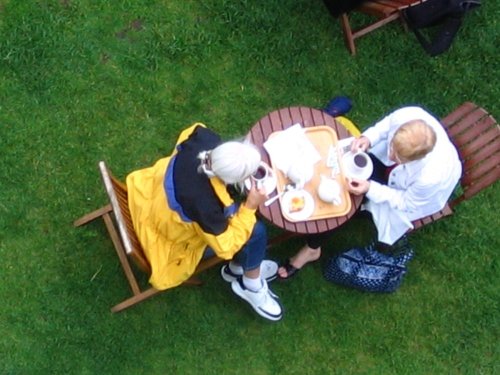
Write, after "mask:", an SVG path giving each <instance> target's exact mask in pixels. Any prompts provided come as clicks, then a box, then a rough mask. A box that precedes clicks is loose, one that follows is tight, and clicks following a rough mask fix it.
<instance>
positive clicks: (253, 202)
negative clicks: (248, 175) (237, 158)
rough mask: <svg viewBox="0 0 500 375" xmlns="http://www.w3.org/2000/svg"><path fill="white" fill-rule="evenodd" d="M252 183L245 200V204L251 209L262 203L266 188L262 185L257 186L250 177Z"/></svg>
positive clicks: (264, 199) (264, 198)
mask: <svg viewBox="0 0 500 375" xmlns="http://www.w3.org/2000/svg"><path fill="white" fill-rule="evenodd" d="M250 181H251V183H252V185H251V187H250V190H249V191H248V194H247V199H246V201H245V206H246V207H247V208H250V209H251V210H256V209H257V208H259V205H260V204H262V203H264V202H265V201H266V199H267V194H266V189H265V188H264V187H262V186H261V187H260V189H258V188H257V186H256V184H255V181H254V180H253V179H250Z"/></svg>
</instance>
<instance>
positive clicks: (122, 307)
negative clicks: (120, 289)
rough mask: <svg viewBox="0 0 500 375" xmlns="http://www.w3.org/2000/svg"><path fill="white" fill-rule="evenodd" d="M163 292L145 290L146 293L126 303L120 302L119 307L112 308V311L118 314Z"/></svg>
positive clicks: (129, 299)
mask: <svg viewBox="0 0 500 375" xmlns="http://www.w3.org/2000/svg"><path fill="white" fill-rule="evenodd" d="M160 292H161V290H158V289H155V288H149V289H147V290H145V291H144V292H140V293H138V294H136V295H134V296H133V297H130V298H127V299H126V300H125V301H123V302H120V303H119V304H118V305H115V306H113V307H112V308H111V311H112V312H114V313H116V312H119V311H122V310H125V309H127V308H129V307H131V306H133V305H135V304H137V303H139V302H141V301H144V300H145V299H147V298H150V297H152V296H154V295H156V294H158V293H160Z"/></svg>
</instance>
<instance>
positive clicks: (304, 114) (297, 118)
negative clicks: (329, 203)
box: [248, 107, 363, 234]
mask: <svg viewBox="0 0 500 375" xmlns="http://www.w3.org/2000/svg"><path fill="white" fill-rule="evenodd" d="M296 123H300V124H301V125H302V126H303V127H313V126H316V125H327V126H330V127H331V128H332V129H334V130H335V132H336V133H337V136H338V138H339V139H342V138H348V137H350V136H351V135H350V134H349V133H348V132H347V130H346V129H345V128H344V126H342V124H340V123H339V122H338V121H336V120H335V118H333V117H332V116H330V115H328V114H327V113H324V112H323V111H320V110H318V109H314V108H309V107H288V108H282V109H279V110H277V111H273V112H271V113H269V114H267V115H266V116H264V117H263V118H261V119H260V120H259V121H258V122H257V123H256V124H255V125H254V126H253V127H252V129H251V130H250V132H249V134H248V137H249V138H250V140H251V141H252V142H253V143H254V144H255V145H256V146H257V147H259V148H260V150H261V153H262V158H263V160H264V161H265V162H266V163H268V164H269V165H270V164H271V161H270V160H269V155H268V154H267V152H266V150H265V149H264V146H263V144H264V142H265V141H266V140H267V137H268V136H269V135H270V134H271V133H273V132H275V131H278V130H284V129H286V128H288V127H290V126H291V125H293V124H296ZM350 197H351V202H352V205H351V210H350V211H349V212H348V213H347V214H346V215H344V216H339V217H334V218H328V219H319V220H310V221H304V222H296V223H293V222H290V221H288V220H286V219H285V218H284V217H283V215H282V213H281V209H280V205H279V204H276V203H275V204H271V205H270V206H269V207H265V206H264V205H261V206H260V207H259V213H260V214H261V215H262V216H263V217H264V218H265V219H267V220H268V221H270V222H271V223H272V224H273V225H275V226H278V227H280V228H282V229H284V230H286V231H288V232H292V233H301V234H312V233H321V232H326V231H328V230H332V229H335V228H337V227H339V226H340V225H342V224H344V223H345V222H346V221H347V220H349V219H350V218H351V217H352V216H353V215H354V213H355V212H356V210H357V209H358V208H359V206H360V205H361V201H362V200H363V197H362V196H353V195H350Z"/></svg>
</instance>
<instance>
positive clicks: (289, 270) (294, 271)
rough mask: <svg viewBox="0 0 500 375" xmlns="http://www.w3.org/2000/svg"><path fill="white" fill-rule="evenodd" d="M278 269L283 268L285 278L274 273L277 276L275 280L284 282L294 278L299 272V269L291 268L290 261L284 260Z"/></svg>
mask: <svg viewBox="0 0 500 375" xmlns="http://www.w3.org/2000/svg"><path fill="white" fill-rule="evenodd" d="M280 267H283V268H284V269H285V270H286V277H282V276H281V275H280V274H279V272H278V273H276V274H277V276H278V277H277V279H278V280H282V281H285V280H288V279H290V278H292V277H294V276H295V275H297V274H298V273H299V271H300V270H301V268H297V267H294V266H292V265H291V264H290V259H287V260H285V262H284V263H283V264H282V265H280Z"/></svg>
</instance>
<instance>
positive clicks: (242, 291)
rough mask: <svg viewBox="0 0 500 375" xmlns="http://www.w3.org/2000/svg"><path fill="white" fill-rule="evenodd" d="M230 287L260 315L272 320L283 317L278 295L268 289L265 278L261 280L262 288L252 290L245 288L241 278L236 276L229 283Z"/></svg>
mask: <svg viewBox="0 0 500 375" xmlns="http://www.w3.org/2000/svg"><path fill="white" fill-rule="evenodd" d="M231 289H233V292H234V293H236V294H237V295H238V296H240V297H241V298H243V299H244V300H245V301H247V302H248V303H249V304H250V306H252V308H253V309H254V310H255V311H256V312H257V314H259V315H260V316H262V317H264V318H266V319H269V320H273V321H278V320H280V319H281V318H282V317H283V309H282V307H281V305H280V303H279V301H278V297H277V296H276V295H275V294H274V293H273V292H271V291H270V290H269V288H268V286H267V282H266V281H265V280H262V288H260V289H259V290H258V291H256V292H253V291H251V290H250V289H247V288H246V287H245V284H243V280H242V278H241V277H238V278H237V279H236V280H234V281H233V282H232V283H231Z"/></svg>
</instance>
